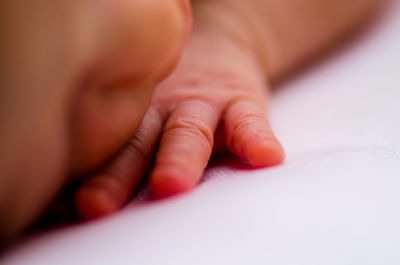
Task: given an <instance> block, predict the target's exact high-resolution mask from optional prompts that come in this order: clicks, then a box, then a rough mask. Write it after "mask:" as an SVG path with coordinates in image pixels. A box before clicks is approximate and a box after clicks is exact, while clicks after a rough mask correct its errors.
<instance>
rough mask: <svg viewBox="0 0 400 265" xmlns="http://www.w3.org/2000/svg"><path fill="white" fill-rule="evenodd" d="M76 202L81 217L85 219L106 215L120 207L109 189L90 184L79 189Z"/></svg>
mask: <svg viewBox="0 0 400 265" xmlns="http://www.w3.org/2000/svg"><path fill="white" fill-rule="evenodd" d="M75 203H76V210H77V212H78V214H79V217H80V218H82V219H84V220H91V219H96V218H99V217H102V216H106V215H108V214H110V213H113V212H115V211H116V210H118V209H119V207H120V206H119V205H118V204H117V203H116V201H115V200H114V199H113V198H112V196H111V194H110V192H109V191H108V190H107V189H105V188H102V187H97V186H89V185H86V186H84V187H82V188H80V189H79V190H78V192H77V193H76V195H75Z"/></svg>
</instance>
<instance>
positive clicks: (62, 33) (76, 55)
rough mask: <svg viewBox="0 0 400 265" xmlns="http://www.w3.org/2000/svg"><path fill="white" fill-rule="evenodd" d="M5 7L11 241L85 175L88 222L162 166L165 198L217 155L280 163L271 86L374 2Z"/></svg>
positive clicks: (3, 154)
mask: <svg viewBox="0 0 400 265" xmlns="http://www.w3.org/2000/svg"><path fill="white" fill-rule="evenodd" d="M4 2H5V3H2V4H1V5H2V7H0V12H3V11H4V16H3V14H0V15H1V16H0V34H1V35H2V36H4V38H3V37H2V39H6V40H9V41H7V42H6V43H1V44H0V56H1V58H5V59H4V60H3V59H2V60H0V85H1V90H0V93H1V95H0V101H1V104H0V119H1V131H0V144H1V146H2V150H0V176H1V179H0V181H1V183H0V213H1V216H2V220H0V238H1V239H2V240H5V239H8V238H11V237H13V236H15V235H16V234H17V233H19V232H21V231H22V230H23V229H24V228H25V227H26V226H27V225H28V224H30V223H32V222H33V221H34V220H35V219H36V218H37V217H38V216H39V215H40V214H41V213H43V211H44V210H45V209H46V207H47V206H48V205H49V203H50V202H51V201H52V200H53V199H54V198H55V197H56V195H57V194H58V192H59V191H60V189H61V188H62V187H63V186H65V185H67V184H68V183H70V182H71V181H74V180H76V179H77V178H80V179H82V184H81V185H80V186H79V187H78V189H77V191H76V193H75V197H74V198H71V199H73V200H74V201H75V205H76V208H77V210H78V212H79V214H80V216H81V217H82V218H84V219H91V218H96V217H99V216H103V215H107V214H110V213H112V212H114V211H116V210H118V209H120V208H121V207H122V206H123V205H124V204H125V203H126V202H127V201H128V199H129V198H130V196H131V195H132V193H133V191H134V190H135V188H136V187H137V185H138V183H139V181H141V180H142V178H143V177H144V175H145V174H146V172H147V171H148V170H149V166H150V163H151V161H152V160H153V158H154V155H155V162H154V165H153V166H152V168H151V169H150V175H149V178H150V185H151V188H152V190H153V192H154V195H155V196H157V197H161V198H163V197H168V196H171V195H175V194H177V193H181V192H185V191H188V190H190V189H192V188H193V187H195V186H196V184H197V183H198V181H199V180H200V178H201V176H202V174H203V171H204V169H205V168H206V166H207V163H208V161H209V159H210V156H211V154H212V153H213V151H214V152H215V150H216V149H220V148H221V147H222V148H227V149H229V150H230V151H231V152H233V153H235V154H237V155H238V156H240V157H241V158H242V159H243V160H245V161H247V162H248V163H249V164H251V165H253V166H254V167H264V166H271V165H276V164H279V163H281V162H282V161H283V159H284V152H283V149H282V146H281V144H280V143H279V141H278V140H277V138H276V137H275V135H274V133H273V131H272V129H271V126H270V123H269V121H268V115H267V108H268V106H267V104H268V93H269V89H268V88H269V85H270V84H271V83H272V82H274V81H275V80H277V79H278V78H280V77H282V76H283V75H284V74H285V73H287V72H288V71H290V70H291V69H292V68H293V67H295V66H296V65H298V64H300V63H302V62H304V60H307V59H308V58H310V56H312V55H314V54H316V53H318V52H320V51H321V50H323V49H324V48H326V47H327V46H329V45H332V43H334V42H335V41H337V40H339V39H340V38H342V37H343V36H345V35H346V34H347V33H348V32H350V31H351V30H352V29H354V28H356V27H357V26H358V25H360V24H361V23H362V22H363V20H365V19H366V18H367V17H368V15H369V14H370V13H372V11H373V10H374V9H375V8H376V5H377V3H378V2H379V1H377V0H351V1H349V0H340V1H338V0H326V1H323V2H321V1H320V0H304V1H301V2H299V1H297V0H285V1H274V0H249V1H241V0H201V1H200V0H193V1H191V3H189V2H188V1H184V0H180V1H178V0H173V1H172V0H171V1H165V0H131V1H109V0H102V1H97V2H96V4H94V3H91V2H85V1H61V2H60V1H58V2H57V4H55V3H54V1H48V0H40V1H36V3H35V4H34V5H33V4H32V6H31V7H29V8H27V7H26V3H25V1H20V0H13V1H4ZM8 2H11V3H8ZM22 2H23V5H22ZM64 2H65V3H64ZM60 3H63V4H60ZM3 6H4V7H3ZM21 18H22V19H21ZM191 29H192V32H191V34H190V31H191ZM175 66H176V69H175V70H174V71H173V69H174V68H175ZM167 76H168V77H167ZM166 77H167V78H166ZM165 78H166V79H165ZM160 82H161V83H160ZM216 135H218V137H216ZM215 139H218V141H215ZM217 147H218V148H217Z"/></svg>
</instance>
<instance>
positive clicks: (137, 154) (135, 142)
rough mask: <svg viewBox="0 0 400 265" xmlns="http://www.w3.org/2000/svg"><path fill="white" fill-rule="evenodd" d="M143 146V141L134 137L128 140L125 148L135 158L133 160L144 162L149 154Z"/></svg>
mask: <svg viewBox="0 0 400 265" xmlns="http://www.w3.org/2000/svg"><path fill="white" fill-rule="evenodd" d="M143 147H144V145H143V142H142V141H141V140H140V139H139V138H137V137H134V138H132V139H131V140H130V141H129V142H128V144H127V145H126V147H125V149H126V151H127V152H128V153H130V154H131V155H132V156H133V157H134V158H135V160H134V161H137V160H139V161H141V162H142V163H146V162H147V160H148V159H149V154H148V153H147V152H146V151H145V149H144V148H143Z"/></svg>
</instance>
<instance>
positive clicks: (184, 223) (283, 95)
mask: <svg viewBox="0 0 400 265" xmlns="http://www.w3.org/2000/svg"><path fill="white" fill-rule="evenodd" d="M271 115H272V121H273V125H274V127H275V130H276V133H277V135H278V136H279V138H280V139H281V140H282V142H283V144H284V145H285V148H286V151H287V160H286V162H285V164H284V165H282V166H279V167H275V168H267V169H260V170H250V169H246V168H245V167H242V166H241V165H240V162H237V161H231V162H227V163H221V164H219V165H217V166H215V167H213V168H212V169H210V170H208V171H207V173H206V179H207V180H206V181H205V182H203V183H202V184H201V185H200V187H199V188H197V189H196V190H195V191H193V192H191V193H189V194H185V195H183V196H179V197H176V198H173V199H169V200H166V201H161V202H152V203H132V204H131V205H129V206H127V207H126V208H125V209H124V210H122V211H121V212H119V213H117V214H116V215H114V216H112V217H110V218H106V219H103V220H100V221H97V222H93V223H90V224H85V225H80V226H75V227H71V228H67V229H62V230H58V231H53V232H50V233H46V234H44V235H39V236H36V237H34V238H32V239H30V240H28V241H27V242H26V243H24V244H21V245H20V246H17V247H16V248H14V249H12V250H11V251H9V252H8V253H7V254H6V255H5V256H4V257H3V258H2V259H0V263H1V264H15V265H25V264H40V265H46V264H49V265H62V264H98V265H102V264H138V265H169V264H171V265H180V264H182V265H204V264H207V265H214V264H219V265H221V264H230V265H235V264H282V265H283V264H284V265H289V264H296V265H300V264H307V265H312V264H363V265H368V264H386V265H389V264H400V211H399V210H400V1H398V0H394V1H392V4H391V6H390V8H388V9H387V11H386V12H385V15H384V16H383V17H382V19H380V20H379V21H377V23H375V25H374V26H373V27H371V29H370V30H369V31H368V32H366V33H365V34H364V35H363V36H362V37H360V38H358V39H357V40H356V41H353V43H352V44H349V45H348V46H347V47H346V48H345V49H343V50H341V51H339V52H337V53H336V55H335V56H332V57H331V58H330V59H327V60H324V61H323V62H320V63H318V65H314V66H313V67H312V69H309V70H307V72H306V73H303V74H302V75H300V76H297V77H296V78H294V79H293V80H292V81H289V82H287V83H285V84H284V85H283V86H282V87H281V88H280V89H279V90H277V92H276V93H275V94H274V95H273V98H272V106H271Z"/></svg>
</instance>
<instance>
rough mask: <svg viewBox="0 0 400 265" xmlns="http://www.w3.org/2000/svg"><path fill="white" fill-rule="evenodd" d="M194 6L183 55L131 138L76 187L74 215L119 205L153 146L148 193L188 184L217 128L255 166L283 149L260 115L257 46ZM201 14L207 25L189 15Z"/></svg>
mask: <svg viewBox="0 0 400 265" xmlns="http://www.w3.org/2000/svg"><path fill="white" fill-rule="evenodd" d="M198 12H199V13H197V14H196V13H195V15H196V16H195V29H194V33H193V36H192V37H191V39H190V41H189V43H188V45H187V47H186V48H185V51H184V54H183V58H182V60H181V62H180V64H179V66H178V68H177V70H176V71H175V72H174V73H173V74H172V76H170V77H169V78H168V79H167V80H165V81H164V82H163V83H161V85H159V86H158V88H157V89H156V91H155V97H154V99H153V102H152V104H151V107H150V109H149V111H148V113H147V115H146V116H145V119H144V121H143V122H142V125H141V127H140V128H139V131H138V133H137V134H136V136H135V137H134V138H133V139H131V141H130V142H129V144H128V145H127V146H126V147H125V148H124V149H123V150H122V151H121V152H120V153H119V155H118V156H117V157H115V158H114V159H113V160H112V161H111V162H110V163H109V164H108V165H107V166H106V167H105V168H104V170H102V171H101V172H100V173H99V174H97V175H96V176H94V177H92V178H91V179H89V180H88V181H87V182H86V183H84V184H83V186H82V187H81V188H80V190H79V192H78V193H77V198H76V199H77V207H78V209H79V212H80V214H81V216H82V217H84V218H93V217H97V216H100V215H104V214H108V213H110V212H112V211H115V210H117V209H119V208H120V207H121V206H122V205H123V204H124V203H125V202H126V201H127V200H128V199H129V197H130V196H131V194H132V192H133V190H134V189H135V188H136V186H137V184H138V182H139V181H140V180H141V179H142V177H143V175H144V174H145V173H146V171H147V170H148V166H149V164H150V162H151V161H152V157H153V153H154V152H156V159H155V164H154V166H153V168H152V169H151V172H150V183H151V187H152V189H153V192H154V194H155V195H156V196H158V197H166V196H170V195H174V194H177V193H180V192H184V191H187V190H190V189H192V188H193V187H195V186H196V184H197V183H198V181H199V180H200V178H201V176H202V174H203V172H204V169H205V168H206V166H207V164H208V162H209V159H210V156H211V154H212V151H213V147H214V145H215V143H214V135H215V134H216V131H217V130H220V131H221V132H222V135H224V137H223V139H224V142H225V144H226V146H227V147H228V148H229V150H230V151H232V152H233V153H235V154H237V155H238V156H240V157H241V158H242V159H244V160H245V161H247V162H248V163H250V164H251V165H253V166H255V167H263V166H270V165H276V164H279V163H281V162H282V160H283V158H284V153H283V149H282V146H281V144H280V143H279V141H278V140H277V138H276V137H275V135H274V133H273V131H272V129H271V126H270V124H269V121H268V117H267V114H266V109H267V97H268V90H267V84H266V80H267V78H266V71H265V70H264V69H263V67H262V62H260V61H259V58H258V55H257V52H256V51H255V50H254V49H253V47H252V46H251V45H250V44H249V43H246V41H242V39H241V38H240V37H239V36H237V35H235V34H232V32H231V31H230V29H229V28H226V26H225V24H224V23H219V22H221V20H219V19H216V20H212V19H211V18H213V16H212V15H210V14H204V13H202V12H206V11H202V10H199V11H198ZM202 16H205V17H207V19H211V21H214V22H215V23H213V24H211V23H210V24H208V23H201V22H202V21H201V19H199V20H196V18H199V17H200V18H201V17H202ZM228 18H230V17H228ZM232 19H237V18H232ZM239 21H240V20H239ZM196 23H197V24H196ZM158 140H160V141H159V142H158Z"/></svg>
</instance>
